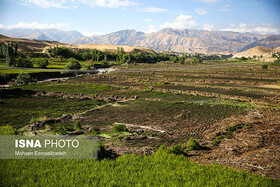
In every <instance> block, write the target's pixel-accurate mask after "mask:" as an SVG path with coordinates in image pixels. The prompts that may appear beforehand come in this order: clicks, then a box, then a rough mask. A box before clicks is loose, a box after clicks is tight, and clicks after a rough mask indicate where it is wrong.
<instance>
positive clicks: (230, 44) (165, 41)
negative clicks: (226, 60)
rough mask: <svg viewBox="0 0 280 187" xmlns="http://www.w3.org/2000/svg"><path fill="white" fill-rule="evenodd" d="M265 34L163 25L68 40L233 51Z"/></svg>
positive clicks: (175, 49) (157, 48) (205, 51)
mask: <svg viewBox="0 0 280 187" xmlns="http://www.w3.org/2000/svg"><path fill="white" fill-rule="evenodd" d="M265 37H266V36H263V35H259V34H253V33H237V32H229V31H205V30H194V29H186V30H177V29H171V28H166V29H162V30H161V31H159V32H154V33H150V34H145V33H143V32H136V31H135V30H122V31H119V32H114V33H110V34H106V35H101V36H92V37H83V38H79V39H76V40H74V41H72V42H71V44H74V45H78V44H112V45H129V46H140V47H148V48H151V49H153V50H156V51H176V52H189V53H215V52H223V51H230V52H237V51H239V50H240V49H242V48H244V47H245V46H247V45H248V44H250V43H253V42H256V41H258V40H260V39H264V38H265Z"/></svg>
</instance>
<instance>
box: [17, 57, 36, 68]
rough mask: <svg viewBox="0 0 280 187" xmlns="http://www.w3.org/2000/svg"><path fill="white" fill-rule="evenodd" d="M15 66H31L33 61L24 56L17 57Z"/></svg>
mask: <svg viewBox="0 0 280 187" xmlns="http://www.w3.org/2000/svg"><path fill="white" fill-rule="evenodd" d="M15 66H16V67H25V68H32V67H33V63H32V62H31V61H30V60H28V59H26V58H22V57H18V58H17V59H16V64H15Z"/></svg>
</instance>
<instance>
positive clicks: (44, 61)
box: [36, 58, 49, 68]
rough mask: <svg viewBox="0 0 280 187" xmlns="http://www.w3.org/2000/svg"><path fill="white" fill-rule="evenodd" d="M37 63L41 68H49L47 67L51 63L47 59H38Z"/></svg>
mask: <svg viewBox="0 0 280 187" xmlns="http://www.w3.org/2000/svg"><path fill="white" fill-rule="evenodd" d="M36 63H37V65H38V66H39V67H40V68H47V66H48V65H49V61H48V59H46V58H40V59H37V60H36Z"/></svg>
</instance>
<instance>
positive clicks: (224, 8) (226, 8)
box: [220, 4, 230, 12]
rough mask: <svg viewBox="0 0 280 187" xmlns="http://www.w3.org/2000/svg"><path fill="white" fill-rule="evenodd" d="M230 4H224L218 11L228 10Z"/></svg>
mask: <svg viewBox="0 0 280 187" xmlns="http://www.w3.org/2000/svg"><path fill="white" fill-rule="evenodd" d="M229 7H230V4H226V5H225V6H224V7H223V8H222V9H220V11H224V12H225V11H229V10H230V9H229Z"/></svg>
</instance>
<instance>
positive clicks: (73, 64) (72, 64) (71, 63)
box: [64, 58, 82, 69]
mask: <svg viewBox="0 0 280 187" xmlns="http://www.w3.org/2000/svg"><path fill="white" fill-rule="evenodd" d="M81 67H82V66H81V64H80V63H79V61H78V60H76V59H75V58H69V59H68V60H67V64H66V65H65V66H64V68H65V69H81Z"/></svg>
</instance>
